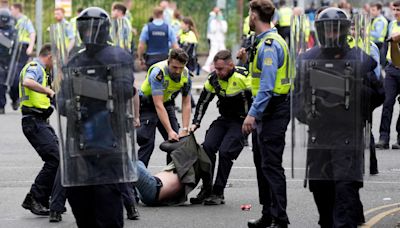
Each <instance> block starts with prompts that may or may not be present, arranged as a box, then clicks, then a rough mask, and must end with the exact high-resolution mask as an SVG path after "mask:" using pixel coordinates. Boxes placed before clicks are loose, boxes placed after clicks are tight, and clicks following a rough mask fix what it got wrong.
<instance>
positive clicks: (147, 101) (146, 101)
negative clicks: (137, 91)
mask: <svg viewBox="0 0 400 228" xmlns="http://www.w3.org/2000/svg"><path fill="white" fill-rule="evenodd" d="M139 98H140V108H142V109H151V110H156V107H155V106H154V102H153V98H152V97H151V96H150V97H146V96H139ZM164 106H165V107H167V106H175V102H174V101H173V100H169V101H166V102H164Z"/></svg>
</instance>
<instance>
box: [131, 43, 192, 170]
mask: <svg viewBox="0 0 400 228" xmlns="http://www.w3.org/2000/svg"><path fill="white" fill-rule="evenodd" d="M188 59H189V57H188V55H187V54H186V52H185V51H184V50H183V49H180V48H178V49H172V50H171V52H170V53H169V57H168V60H165V61H161V62H158V63H156V64H154V65H152V66H151V67H150V69H149V71H148V73H147V76H146V79H145V81H144V82H143V84H142V86H141V88H140V92H139V95H140V127H139V128H138V130H137V143H138V144H139V147H140V148H139V151H138V156H139V160H141V161H142V162H143V163H144V164H145V165H146V166H147V165H148V164H149V160H150V156H151V154H152V153H153V150H154V141H155V134H156V128H158V130H159V132H160V133H161V135H162V136H163V138H164V140H167V139H169V140H176V141H178V140H179V137H180V136H184V135H187V134H188V132H189V121H190V111H191V110H190V109H191V107H190V97H191V95H190V90H191V86H192V81H191V79H190V76H189V70H188V69H187V68H186V67H185V65H186V63H187V61H188ZM179 91H180V92H181V93H182V124H183V128H182V129H181V131H180V132H179V135H178V131H179V124H178V120H177V119H176V116H175V107H174V102H173V100H172V95H173V94H175V93H177V92H179ZM167 163H169V160H168V161H167Z"/></svg>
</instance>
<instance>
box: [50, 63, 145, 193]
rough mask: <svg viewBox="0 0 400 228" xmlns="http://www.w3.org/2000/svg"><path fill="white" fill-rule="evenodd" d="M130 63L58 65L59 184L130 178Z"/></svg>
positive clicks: (132, 170)
mask: <svg viewBox="0 0 400 228" xmlns="http://www.w3.org/2000/svg"><path fill="white" fill-rule="evenodd" d="M132 69H133V68H132V65H107V66H84V67H72V66H69V65H67V66H64V67H63V70H62V77H61V78H60V88H59V90H58V93H57V94H56V99H57V110H58V113H59V132H60V133H59V135H60V147H61V159H60V161H61V162H60V166H61V175H62V184H63V186H67V187H68V186H84V185H98V184H111V183H123V182H133V181H135V180H136V176H137V175H136V172H137V171H136V158H137V156H136V152H135V148H134V143H135V140H134V126H133V121H134V120H133V110H132V109H133V105H132V101H133V70H132Z"/></svg>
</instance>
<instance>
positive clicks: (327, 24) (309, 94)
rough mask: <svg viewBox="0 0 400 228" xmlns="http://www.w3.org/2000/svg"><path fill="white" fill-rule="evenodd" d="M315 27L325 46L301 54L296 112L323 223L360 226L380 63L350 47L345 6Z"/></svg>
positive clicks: (324, 14) (378, 94)
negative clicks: (368, 125)
mask: <svg viewBox="0 0 400 228" xmlns="http://www.w3.org/2000/svg"><path fill="white" fill-rule="evenodd" d="M315 25H316V30H317V33H318V40H319V43H320V46H319V47H318V46H317V47H314V48H312V49H310V50H309V51H307V52H305V53H304V54H302V55H301V56H300V57H299V62H298V63H297V66H298V69H297V75H296V82H295V85H294V88H295V91H294V98H295V101H294V107H296V109H295V111H294V113H295V115H296V116H297V119H298V120H299V121H300V122H302V123H304V124H305V125H306V126H307V129H308V131H307V132H308V133H307V134H308V135H307V137H306V138H305V144H307V156H306V157H307V160H306V164H307V168H306V170H307V176H306V177H307V179H308V180H309V182H308V183H309V187H310V191H311V192H312V193H313V196H314V200H315V203H316V205H317V209H318V212H319V225H320V226H321V227H357V225H358V224H359V223H362V222H363V219H364V218H363V217H364V216H363V213H362V203H361V201H360V196H359V189H360V188H361V187H362V184H363V183H362V174H363V171H362V167H363V164H362V162H363V152H364V145H365V141H364V140H365V138H363V134H364V128H365V122H366V121H368V120H370V118H371V117H370V116H371V113H372V110H373V109H374V108H376V107H378V106H379V105H381V104H382V102H383V99H384V91H383V87H382V83H381V81H380V80H379V79H378V78H377V77H376V75H375V73H374V68H375V67H376V65H377V63H376V61H374V60H373V59H372V58H371V57H370V56H368V55H367V54H366V53H365V52H363V51H362V50H361V49H360V48H358V47H357V45H356V46H355V47H353V48H350V47H349V44H348V42H347V36H348V35H349V32H350V25H351V21H350V20H349V18H348V16H347V15H346V13H345V12H344V11H343V10H341V9H338V8H333V7H330V8H327V9H325V10H323V11H322V12H321V13H320V14H319V15H318V18H317V19H316V21H315ZM302 132H303V131H302ZM364 137H370V135H369V134H366V135H365V136H364Z"/></svg>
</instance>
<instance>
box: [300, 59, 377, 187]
mask: <svg viewBox="0 0 400 228" xmlns="http://www.w3.org/2000/svg"><path fill="white" fill-rule="evenodd" d="M297 64H298V67H297V70H296V73H297V74H296V80H295V85H294V86H295V88H294V91H293V95H292V97H293V100H292V102H293V105H292V114H293V116H292V117H293V118H292V121H295V123H296V128H295V129H292V131H293V135H294V137H293V139H294V142H293V145H294V146H295V147H294V148H295V149H294V151H295V154H297V155H298V157H300V158H303V159H300V163H302V162H303V165H304V167H305V174H306V180H335V181H337V180H346V181H362V179H363V169H364V165H363V164H364V151H365V149H366V141H367V139H368V138H369V137H370V135H369V134H368V133H366V128H367V124H366V118H365V116H366V114H365V113H366V112H367V110H365V107H366V103H368V100H367V99H365V96H364V93H363V77H364V75H362V74H361V72H362V71H361V67H362V62H360V61H359V59H351V60H320V59H302V58H301V57H299V58H298V59H297ZM367 145H368V144H367ZM296 158H297V157H296Z"/></svg>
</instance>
